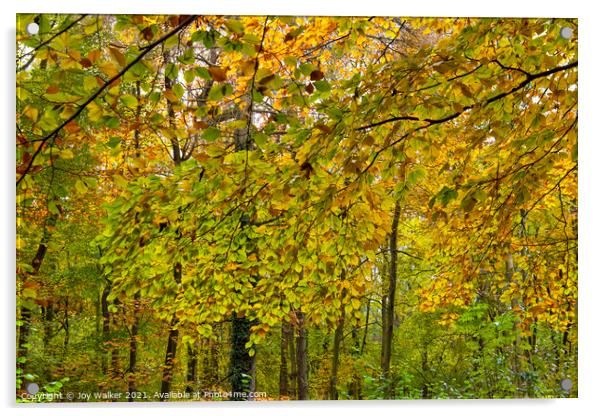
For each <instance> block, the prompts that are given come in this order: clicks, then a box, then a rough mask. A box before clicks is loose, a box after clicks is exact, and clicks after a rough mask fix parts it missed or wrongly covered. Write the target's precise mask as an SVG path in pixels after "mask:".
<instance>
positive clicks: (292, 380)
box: [287, 324, 298, 397]
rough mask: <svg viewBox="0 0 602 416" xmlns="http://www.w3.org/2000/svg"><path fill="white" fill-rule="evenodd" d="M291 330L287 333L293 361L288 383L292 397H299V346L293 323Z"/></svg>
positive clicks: (290, 326)
mask: <svg viewBox="0 0 602 416" xmlns="http://www.w3.org/2000/svg"><path fill="white" fill-rule="evenodd" d="M289 328H290V331H289V332H288V334H287V339H288V341H287V343H288V353H289V360H288V361H289V362H290V363H291V370H290V373H289V376H288V385H289V393H290V397H298V395H297V392H298V388H297V348H296V345H295V333H294V331H293V327H292V325H290V324H289Z"/></svg>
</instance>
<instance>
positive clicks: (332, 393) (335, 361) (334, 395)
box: [328, 291, 345, 400]
mask: <svg viewBox="0 0 602 416" xmlns="http://www.w3.org/2000/svg"><path fill="white" fill-rule="evenodd" d="M343 296H345V294H344V291H343ZM344 327H345V309H344V308H343V306H341V317H340V318H339V322H338V324H337V328H336V329H335V331H334V342H333V346H332V363H331V367H330V379H329V388H328V398H329V399H330V400H338V398H339V392H338V391H337V378H338V372H339V354H340V350H341V341H342V340H343V329H344Z"/></svg>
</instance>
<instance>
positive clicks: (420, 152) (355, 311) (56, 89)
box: [16, 15, 577, 400]
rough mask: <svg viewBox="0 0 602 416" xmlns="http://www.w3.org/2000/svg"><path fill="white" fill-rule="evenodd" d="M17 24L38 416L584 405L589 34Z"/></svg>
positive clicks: (420, 24) (542, 25)
mask: <svg viewBox="0 0 602 416" xmlns="http://www.w3.org/2000/svg"><path fill="white" fill-rule="evenodd" d="M34 20H36V21H37V23H38V24H39V26H40V29H41V30H40V34H38V35H36V36H30V35H28V34H27V33H26V31H25V26H26V25H27V23H29V22H31V21H34ZM17 27H18V29H17V142H16V153H17V154H16V156H17V162H16V166H17V175H16V179H17V291H18V293H17V296H18V311H17V318H18V320H17V333H18V339H17V396H18V397H19V394H20V393H21V392H22V391H23V388H24V386H25V384H26V383H29V382H34V381H35V382H36V383H38V384H39V385H41V386H42V387H43V389H44V391H48V392H53V391H76V392H78V391H85V392H87V391H90V392H95V391H109V390H111V391H120V392H130V393H131V395H133V396H137V394H135V392H146V393H147V395H148V396H149V398H150V399H153V394H154V392H162V393H165V394H166V393H168V392H170V391H185V390H187V391H199V390H200V391H223V392H228V391H236V392H250V391H260V392H266V393H267V396H268V397H267V398H268V399H278V398H283V399H288V398H290V399H308V398H311V399H345V398H349V399H377V398H476V397H482V398H487V397H490V398H494V397H527V396H528V397H559V396H560V397H563V396H566V395H570V396H576V394H577V374H576V367H577V366H576V360H577V313H576V300H577V150H576V149H577V41H576V39H577V26H576V21H573V20H566V19H416V18H381V17H373V18H370V17H358V18H332V17H329V18H302V17H299V18H293V17H273V16H268V17H265V16H257V17H240V18H239V17H232V16H225V17H224V16H222V17H220V16H142V15H134V16H93V15H89V16H88V15H41V16H36V15H31V16H29V15H21V16H19V19H18V22H17ZM563 27H564V28H571V29H572V31H573V36H572V37H571V38H570V39H565V38H563V37H562V36H560V29H561V28H563ZM564 379H570V380H572V382H573V387H572V389H568V391H567V390H564V389H562V388H561V380H564ZM135 399H136V400H138V399H140V397H135ZM155 400H156V399H155Z"/></svg>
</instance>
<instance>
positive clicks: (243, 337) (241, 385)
mask: <svg viewBox="0 0 602 416" xmlns="http://www.w3.org/2000/svg"><path fill="white" fill-rule="evenodd" d="M252 325H253V323H252V322H251V320H249V319H247V318H246V317H242V318H239V317H238V316H233V317H232V337H231V340H230V345H231V347H232V351H231V355H230V382H231V389H232V392H234V393H236V392H244V393H250V392H253V391H254V390H255V354H253V356H251V355H250V354H249V352H250V350H251V349H250V348H247V347H246V346H245V344H247V343H248V342H249V339H250V335H251V326H252ZM251 348H254V347H251ZM232 400H234V401H241V400H246V398H245V397H235V396H234V395H233V396H232Z"/></svg>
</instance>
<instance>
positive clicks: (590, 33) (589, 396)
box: [0, 0, 602, 416]
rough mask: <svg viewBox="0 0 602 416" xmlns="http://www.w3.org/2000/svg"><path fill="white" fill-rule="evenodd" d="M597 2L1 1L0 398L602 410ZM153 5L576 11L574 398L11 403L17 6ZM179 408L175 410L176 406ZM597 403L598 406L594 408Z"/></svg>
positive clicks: (313, 10)
mask: <svg viewBox="0 0 602 416" xmlns="http://www.w3.org/2000/svg"><path fill="white" fill-rule="evenodd" d="M593 3H594V1H591V2H585V1H576V0H573V1H553V0H548V1H529V0H501V1H496V2H495V4H494V2H491V1H472V2H471V1H461V0H456V1H451V0H426V1H422V2H420V1H408V2H406V1H403V0H398V1H394V0H390V1H386V0H362V1H359V0H296V1H295V0H288V1H287V0H212V1H205V0H119V1H118V0H94V1H92V0H87V1H74V0H45V1H41V0H35V1H34V0H27V1H26V0H23V1H20V2H18V3H10V4H3V8H4V10H3V13H2V16H1V18H2V19H3V30H1V33H2V35H3V39H2V43H1V44H0V45H1V46H2V48H3V53H2V56H3V57H4V58H5V59H4V64H2V65H1V68H2V71H3V73H2V77H1V82H2V86H3V87H4V88H3V90H4V93H5V98H4V99H3V100H0V103H1V104H0V105H1V106H2V111H1V114H2V117H3V119H2V122H3V123H2V125H3V126H5V128H4V132H5V134H4V135H3V136H2V139H1V143H2V153H1V154H2V156H3V158H5V159H4V163H2V165H1V166H2V174H1V180H0V186H1V187H2V189H1V191H0V195H1V196H2V204H1V206H2V215H1V217H0V218H1V219H2V228H0V229H2V230H4V233H3V237H2V238H1V239H0V241H1V244H2V246H1V247H0V253H1V254H0V255H1V256H2V257H1V260H2V261H1V263H0V264H2V266H3V270H5V271H6V274H5V276H4V279H3V280H2V281H3V287H2V289H3V290H2V294H3V296H4V299H3V300H4V302H3V303H2V305H3V306H2V307H1V310H2V311H3V312H4V314H3V315H4V317H3V318H4V319H2V334H3V335H4V336H3V337H2V338H3V340H4V342H2V343H0V345H1V348H2V352H3V354H2V356H3V361H2V362H3V364H4V365H3V366H2V368H3V371H2V377H0V383H1V384H0V385H1V389H0V392H1V395H2V396H1V401H2V405H3V406H4V407H5V408H7V414H10V415H12V414H18V415H29V414H44V415H61V416H63V415H81V414H82V413H85V414H91V415H106V413H107V412H110V413H111V414H126V413H132V410H133V409H131V408H129V407H138V408H139V411H140V412H144V413H145V414H148V415H164V414H165V413H166V411H167V412H177V413H178V414H206V413H210V414H225V415H237V416H238V415H240V414H241V413H244V414H245V415H248V414H261V415H264V414H265V415H282V414H287V415H289V414H290V415H303V416H306V415H307V413H316V412H318V413H321V414H322V413H333V412H336V413H339V412H344V413H346V414H347V413H349V414H352V415H360V414H361V415H365V414H366V413H369V412H371V411H373V410H372V409H374V410H375V411H377V412H379V414H380V415H389V414H411V413H420V414H424V413H426V414H445V416H448V415H462V416H465V415H472V414H474V415H479V416H483V415H484V414H486V415H487V416H489V415H498V414H499V415H505V416H507V415H508V414H509V413H516V414H517V415H518V414H521V413H525V414H529V416H532V415H536V414H545V415H563V416H566V415H569V414H570V415H575V416H577V415H581V414H594V413H598V412H599V408H600V407H601V403H600V400H599V396H600V393H599V392H598V389H599V388H600V387H602V382H601V381H600V380H601V374H602V372H601V370H602V368H601V366H600V362H601V361H600V355H601V354H602V341H601V336H600V333H601V331H602V324H601V323H600V322H601V320H600V317H602V310H601V309H600V307H599V305H601V304H602V302H601V297H602V287H601V283H600V282H601V281H602V273H601V272H600V270H601V267H600V265H599V264H598V263H599V262H598V260H599V258H600V256H601V252H602V245H601V244H600V233H601V232H602V228H601V227H600V223H601V215H602V209H601V208H602V205H600V192H601V189H602V187H601V186H600V183H599V182H598V178H602V175H601V173H602V172H601V171H600V167H601V166H602V160H601V159H600V158H601V157H602V155H601V153H600V142H601V141H602V133H601V132H602V128H601V126H600V125H599V123H596V121H597V119H600V112H601V111H602V106H601V105H600V103H599V102H600V98H601V97H602V92H601V91H600V90H601V88H600V85H601V84H602V82H601V81H602V62H601V61H600V53H601V52H602V47H601V46H600V45H601V43H600V40H601V36H600V29H601V26H602V25H601V22H602V19H601V17H602V16H601V15H600V13H599V12H598V11H597V10H594V7H593V6H592V5H591V4H593ZM17 12H19V13H33V12H46V13H82V12H85V13H146V14H151V13H156V14H191V13H201V14H238V15H244V14H271V15H286V14H288V15H363V16H366V15H399V16H474V17H478V16H502V17H577V18H579V55H580V56H579V60H580V65H579V87H580V88H579V101H580V103H579V108H580V111H579V113H580V114H579V225H580V227H579V233H580V236H579V243H580V244H579V259H580V265H579V266H580V270H579V272H580V273H579V295H580V296H579V396H580V397H579V399H569V400H522V401H518V400H504V401H498V400H496V401H486V400H472V401H428V402H427V401H413V402H407V401H404V402H384V401H381V402H338V403H329V402H316V401H314V402H307V403H299V402H295V403H291V404H286V403H281V402H278V403H245V404H240V403H238V404H235V403H213V404H206V405H200V404H194V403H188V404H176V403H167V404H150V405H149V404H146V405H142V406H141V404H134V405H133V406H128V407H124V406H123V405H119V407H116V406H114V405H106V406H103V405H100V404H95V405H92V404H90V405H86V406H79V407H76V406H68V407H57V406H44V407H37V408H31V407H23V406H20V407H18V408H15V405H14V404H13V403H14V370H13V369H14V356H15V355H14V333H15V328H14V305H15V300H14V277H13V276H14V249H15V245H14V243H15V237H14V230H15V225H14V192H15V191H14V189H15V188H14V182H13V180H14V172H15V170H14V168H15V162H14V141H13V140H14V139H13V137H14V120H15V119H14V105H15V97H14V85H15V84H14V82H15V76H14V64H13V62H14V61H13V59H14V28H15V13H17ZM176 408H177V410H176ZM596 408H597V412H594V410H593V409H596Z"/></svg>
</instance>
